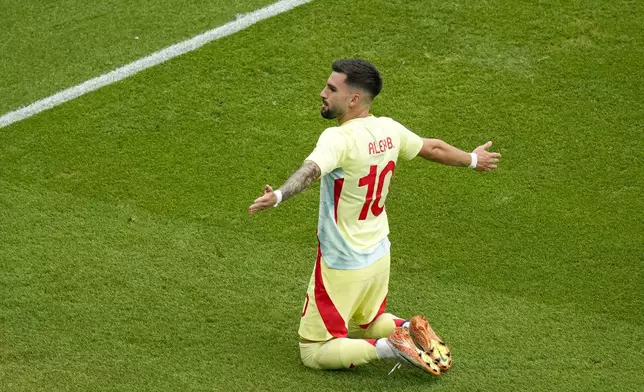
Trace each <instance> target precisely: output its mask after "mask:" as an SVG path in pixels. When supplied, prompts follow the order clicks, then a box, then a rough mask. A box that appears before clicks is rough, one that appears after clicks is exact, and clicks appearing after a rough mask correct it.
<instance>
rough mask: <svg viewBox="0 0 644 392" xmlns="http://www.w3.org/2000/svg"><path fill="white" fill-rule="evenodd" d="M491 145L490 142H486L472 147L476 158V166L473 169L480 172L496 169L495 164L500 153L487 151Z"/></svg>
mask: <svg viewBox="0 0 644 392" xmlns="http://www.w3.org/2000/svg"><path fill="white" fill-rule="evenodd" d="M490 147H492V142H487V143H485V144H483V145H481V146H478V147H476V148H475V149H474V151H473V152H474V153H476V156H477V158H478V161H477V163H476V168H475V169H474V170H476V171H480V172H489V171H491V170H494V169H496V167H497V164H498V163H499V158H501V154H499V153H498V152H490V151H487V149H488V148H490Z"/></svg>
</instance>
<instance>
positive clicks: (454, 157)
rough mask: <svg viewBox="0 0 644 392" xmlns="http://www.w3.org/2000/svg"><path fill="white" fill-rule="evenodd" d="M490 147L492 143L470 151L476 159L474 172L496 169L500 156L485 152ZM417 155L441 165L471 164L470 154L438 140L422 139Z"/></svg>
mask: <svg viewBox="0 0 644 392" xmlns="http://www.w3.org/2000/svg"><path fill="white" fill-rule="evenodd" d="M491 146H492V142H487V143H485V144H483V145H481V146H478V147H476V148H475V149H474V151H472V153H474V154H476V158H477V159H476V167H474V169H475V170H477V171H482V172H487V171H490V170H493V169H496V167H497V163H498V162H499V158H501V154H499V153H496V152H489V151H487V149H488V148H490V147H491ZM418 155H419V156H421V157H423V158H425V159H428V160H430V161H434V162H438V163H442V164H443V165H451V166H470V164H472V156H471V154H470V153H468V152H465V151H461V150H459V149H458V148H456V147H454V146H452V145H449V144H447V143H445V142H444V141H442V140H439V139H423V147H422V148H421V149H420V152H419V153H418Z"/></svg>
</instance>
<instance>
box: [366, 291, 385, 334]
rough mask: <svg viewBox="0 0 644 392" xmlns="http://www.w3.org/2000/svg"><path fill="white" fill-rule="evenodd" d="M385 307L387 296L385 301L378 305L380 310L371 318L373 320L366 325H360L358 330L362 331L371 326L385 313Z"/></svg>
mask: <svg viewBox="0 0 644 392" xmlns="http://www.w3.org/2000/svg"><path fill="white" fill-rule="evenodd" d="M386 307H387V296H385V299H384V300H383V301H382V304H380V309H378V313H376V316H375V317H374V318H373V320H371V321H369V322H368V323H366V324H362V325H361V326H360V328H362V329H367V328H369V326H371V324H372V323H373V322H374V321H376V319H377V318H378V317H380V315H381V314H383V313H384V312H385V308H386Z"/></svg>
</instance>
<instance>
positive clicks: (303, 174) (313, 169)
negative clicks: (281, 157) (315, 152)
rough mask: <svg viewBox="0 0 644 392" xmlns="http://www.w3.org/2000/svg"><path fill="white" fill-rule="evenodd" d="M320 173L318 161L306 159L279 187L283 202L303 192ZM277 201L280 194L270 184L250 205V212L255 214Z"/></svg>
mask: <svg viewBox="0 0 644 392" xmlns="http://www.w3.org/2000/svg"><path fill="white" fill-rule="evenodd" d="M320 174H321V170H320V167H319V166H318V165H317V163H315V162H313V161H304V163H303V164H302V166H301V167H300V168H299V169H298V170H297V171H296V172H295V173H293V174H292V175H291V176H290V177H289V179H288V180H286V182H285V183H284V185H282V186H281V187H280V188H279V191H280V192H281V193H282V200H281V202H283V201H285V200H288V199H290V198H291V197H293V196H295V195H297V194H298V193H301V192H303V191H304V190H305V189H306V188H308V187H309V186H310V185H311V183H313V181H315V180H316V179H318V178H319V177H320ZM277 201H278V196H277V194H276V193H275V191H273V188H272V187H271V186H270V185H266V186H265V187H264V194H263V195H262V196H260V197H258V198H257V199H255V201H254V202H253V204H252V205H251V206H250V207H248V212H249V213H250V214H251V215H254V214H255V213H256V212H259V211H262V210H265V209H268V208H271V207H273V206H275V203H277Z"/></svg>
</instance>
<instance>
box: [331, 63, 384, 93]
mask: <svg viewBox="0 0 644 392" xmlns="http://www.w3.org/2000/svg"><path fill="white" fill-rule="evenodd" d="M331 68H332V69H333V70H334V71H335V72H338V73H343V74H345V75H347V79H346V80H345V83H346V84H348V85H350V86H352V87H358V88H361V89H363V90H365V91H366V92H368V93H369V95H371V98H372V99H373V98H375V97H376V95H378V94H380V90H382V78H381V77H380V72H378V70H377V69H376V67H375V66H374V65H373V64H371V63H370V62H368V61H366V60H362V59H341V60H336V61H334V62H333V64H331Z"/></svg>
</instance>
